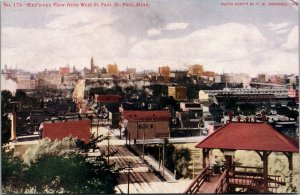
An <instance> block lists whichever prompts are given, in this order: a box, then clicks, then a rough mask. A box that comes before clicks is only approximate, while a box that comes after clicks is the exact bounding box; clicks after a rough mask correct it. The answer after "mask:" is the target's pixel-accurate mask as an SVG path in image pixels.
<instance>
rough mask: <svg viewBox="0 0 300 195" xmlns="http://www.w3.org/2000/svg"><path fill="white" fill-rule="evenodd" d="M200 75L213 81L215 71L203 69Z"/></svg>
mask: <svg viewBox="0 0 300 195" xmlns="http://www.w3.org/2000/svg"><path fill="white" fill-rule="evenodd" d="M201 77H202V78H205V79H207V80H209V81H214V78H215V72H213V71H204V72H203V75H202V76H201Z"/></svg>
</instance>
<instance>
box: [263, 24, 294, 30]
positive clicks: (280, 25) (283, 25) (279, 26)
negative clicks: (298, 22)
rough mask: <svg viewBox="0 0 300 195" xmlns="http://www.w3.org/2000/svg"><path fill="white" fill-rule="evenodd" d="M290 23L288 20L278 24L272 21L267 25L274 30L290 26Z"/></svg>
mask: <svg viewBox="0 0 300 195" xmlns="http://www.w3.org/2000/svg"><path fill="white" fill-rule="evenodd" d="M289 25H290V24H289V23H287V22H282V23H278V24H274V23H272V22H270V23H268V24H267V25H266V26H267V27H269V28H270V29H271V30H272V31H277V30H281V29H283V28H286V27H288V26H289Z"/></svg>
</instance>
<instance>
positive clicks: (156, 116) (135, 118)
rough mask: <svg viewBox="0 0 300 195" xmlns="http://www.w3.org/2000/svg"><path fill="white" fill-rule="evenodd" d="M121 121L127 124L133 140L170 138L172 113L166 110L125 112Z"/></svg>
mask: <svg viewBox="0 0 300 195" xmlns="http://www.w3.org/2000/svg"><path fill="white" fill-rule="evenodd" d="M121 119H122V120H121V123H127V129H128V132H127V137H130V139H131V140H132V139H143V138H144V137H145V139H151V138H163V137H169V133H170V127H169V120H170V113H169V112H168V111H166V110H160V111H157V110H156V111H123V112H122V114H121Z"/></svg>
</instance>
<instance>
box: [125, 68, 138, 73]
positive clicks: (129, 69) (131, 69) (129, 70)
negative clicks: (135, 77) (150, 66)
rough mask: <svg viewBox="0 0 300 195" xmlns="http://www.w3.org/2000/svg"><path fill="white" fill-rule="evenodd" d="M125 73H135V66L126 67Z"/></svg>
mask: <svg viewBox="0 0 300 195" xmlns="http://www.w3.org/2000/svg"><path fill="white" fill-rule="evenodd" d="M126 73H127V74H135V73H136V68H127V69H126Z"/></svg>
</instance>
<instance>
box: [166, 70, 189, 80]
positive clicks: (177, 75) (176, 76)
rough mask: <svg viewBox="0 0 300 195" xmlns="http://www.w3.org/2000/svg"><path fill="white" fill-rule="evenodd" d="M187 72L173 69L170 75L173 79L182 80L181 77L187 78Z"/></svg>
mask: <svg viewBox="0 0 300 195" xmlns="http://www.w3.org/2000/svg"><path fill="white" fill-rule="evenodd" d="M187 73H188V71H179V70H176V71H171V72H170V77H171V79H172V80H173V81H177V80H181V79H186V78H187Z"/></svg>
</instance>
